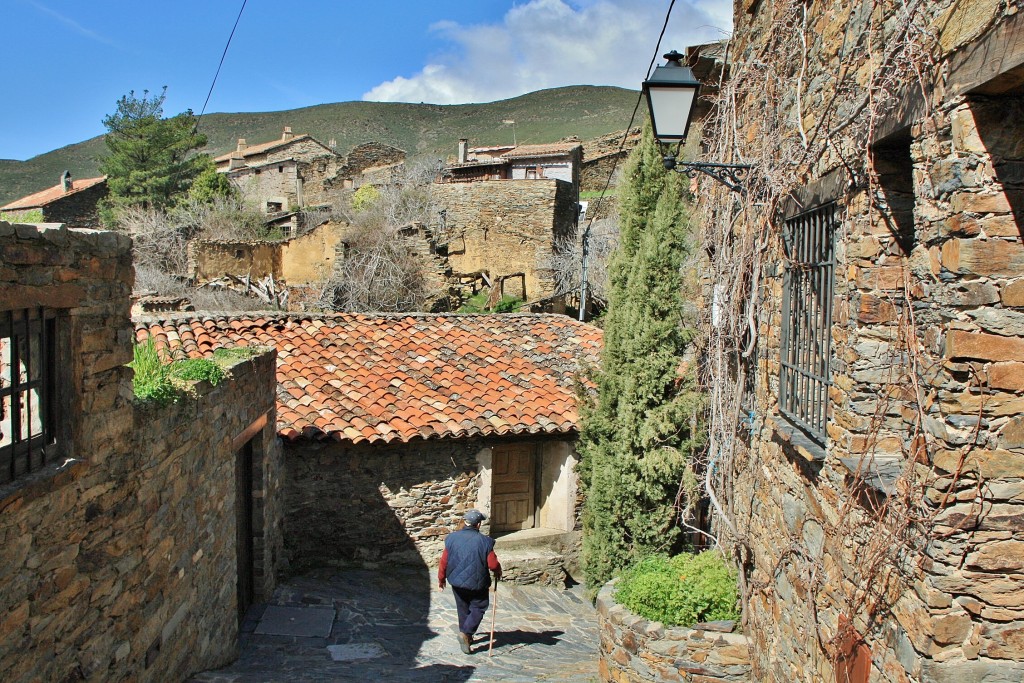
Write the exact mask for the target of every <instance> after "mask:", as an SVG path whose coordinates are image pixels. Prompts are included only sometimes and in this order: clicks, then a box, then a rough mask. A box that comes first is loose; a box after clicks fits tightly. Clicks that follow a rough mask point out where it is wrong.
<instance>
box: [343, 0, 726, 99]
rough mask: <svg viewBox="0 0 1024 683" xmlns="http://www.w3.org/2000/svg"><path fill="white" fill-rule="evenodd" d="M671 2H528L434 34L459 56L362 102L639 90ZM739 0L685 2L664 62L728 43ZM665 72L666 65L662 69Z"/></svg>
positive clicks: (439, 60)
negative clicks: (569, 88) (584, 88)
mask: <svg viewBox="0 0 1024 683" xmlns="http://www.w3.org/2000/svg"><path fill="white" fill-rule="evenodd" d="M668 5H669V2H668V0H665V1H664V2H653V1H652V0H529V2H526V3H523V4H521V5H516V6H514V7H513V8H512V9H510V10H509V11H508V12H507V13H506V14H505V16H504V17H503V18H502V21H501V23H497V24H486V25H469V26H467V25H461V24H458V23H455V22H452V21H444V22H439V23H437V24H435V25H434V26H432V27H431V28H432V30H434V31H435V32H437V33H438V34H439V35H440V36H441V37H442V38H443V39H444V40H445V41H446V42H447V43H449V44H450V45H451V46H452V49H451V51H450V52H448V53H445V54H443V55H440V56H438V57H436V58H435V59H434V60H432V61H431V63H429V64H427V65H425V66H424V67H423V68H422V69H421V70H420V72H419V73H417V74H414V75H413V76H410V77H403V76H399V77H397V78H394V79H392V80H390V81H385V82H384V83H381V84H379V85H377V86H376V87H374V88H373V89H371V90H370V91H369V92H367V93H365V94H364V95H363V99H364V100H376V101H383V102H431V103H434V104H461V103H466V102H490V101H493V100H499V99H504V98H508V97H515V96H516V95H521V94H523V93H526V92H531V91H534V90H540V89H542V88H554V87H558V86H563V85H580V84H586V85H617V86H621V87H626V88H634V89H635V88H639V86H640V82H641V81H642V80H643V79H644V76H645V75H646V72H647V66H648V64H649V63H650V60H651V55H652V54H653V51H654V46H655V45H656V44H657V41H658V33H659V32H660V31H661V26H662V23H663V22H664V19H665V12H666V10H667V9H668ZM731 19H732V0H681V1H680V0H677V2H676V6H675V8H674V10H673V13H672V20H671V22H670V23H669V27H668V30H667V31H666V33H665V38H664V39H663V41H662V44H661V50H660V52H661V53H665V52H668V51H669V50H671V49H677V50H680V51H681V50H682V49H683V48H684V47H686V46H687V45H697V44H700V43H705V42H710V41H713V40H719V39H721V38H723V37H725V35H726V32H728V31H729V30H730V29H731ZM659 63H660V60H659Z"/></svg>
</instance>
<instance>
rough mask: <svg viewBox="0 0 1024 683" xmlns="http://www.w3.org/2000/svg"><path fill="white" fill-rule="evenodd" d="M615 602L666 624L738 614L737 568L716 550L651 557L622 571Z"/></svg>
mask: <svg viewBox="0 0 1024 683" xmlns="http://www.w3.org/2000/svg"><path fill="white" fill-rule="evenodd" d="M615 600H616V601H617V602H618V603H619V604H620V605H623V606H624V607H626V608H628V609H629V610H631V611H632V612H634V613H636V614H639V615H640V616H642V617H645V618H647V619H651V620H652V621H660V622H661V623H663V624H665V625H666V626H692V625H693V624H698V623H701V622H706V621H717V620H720V619H733V620H734V619H737V618H739V612H738V611H737V609H736V605H737V602H738V600H739V596H738V593H737V590H736V570H735V569H734V568H733V567H731V566H730V565H728V564H727V563H726V561H725V559H724V558H723V557H722V554H721V553H719V552H718V551H715V550H705V551H704V552H702V553H700V554H698V555H690V554H682V555H676V556H675V557H671V558H670V557H668V556H666V555H652V556H650V557H647V558H645V559H643V560H641V561H640V562H638V563H637V564H635V565H633V566H632V567H630V568H628V569H627V570H626V571H624V572H623V573H622V578H621V579H620V581H619V584H618V589H617V591H616V593H615Z"/></svg>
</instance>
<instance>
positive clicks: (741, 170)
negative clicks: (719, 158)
mask: <svg viewBox="0 0 1024 683" xmlns="http://www.w3.org/2000/svg"><path fill="white" fill-rule="evenodd" d="M664 161H665V168H667V169H668V170H670V171H675V172H676V173H683V174H685V175H686V177H687V178H695V177H696V176H697V174H698V173H703V174H704V175H707V176H711V177H712V178H714V179H715V180H717V181H718V182H720V183H722V184H723V185H725V186H726V187H728V188H729V189H730V190H732V191H733V192H739V193H740V194H743V193H744V192H745V190H744V188H743V183H744V181H746V179H747V174H748V173H749V172H750V169H751V168H752V166H751V165H750V164H717V163H714V162H711V161H676V157H675V155H673V154H668V155H666V156H665V160H664Z"/></svg>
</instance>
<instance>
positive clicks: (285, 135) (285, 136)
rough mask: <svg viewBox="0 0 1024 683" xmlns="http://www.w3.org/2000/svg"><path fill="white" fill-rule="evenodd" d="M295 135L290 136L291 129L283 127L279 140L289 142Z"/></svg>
mask: <svg viewBox="0 0 1024 683" xmlns="http://www.w3.org/2000/svg"><path fill="white" fill-rule="evenodd" d="M293 137H295V135H293V134H292V127H291V126H285V127H284V132H283V133H281V140H291V139H292V138H293Z"/></svg>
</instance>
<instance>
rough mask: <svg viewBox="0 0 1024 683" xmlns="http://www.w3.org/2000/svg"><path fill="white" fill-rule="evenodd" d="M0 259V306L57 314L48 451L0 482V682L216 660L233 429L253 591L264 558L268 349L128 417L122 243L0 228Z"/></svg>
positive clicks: (221, 656) (168, 672)
mask: <svg viewBox="0 0 1024 683" xmlns="http://www.w3.org/2000/svg"><path fill="white" fill-rule="evenodd" d="M0 254H2V256H3V258H2V263H3V266H2V267H0V301H2V302H3V304H4V307H8V306H9V307H12V308H22V307H27V306H36V305H42V306H45V307H47V308H51V309H56V310H57V326H58V336H59V344H58V346H59V350H58V362H57V367H58V371H59V372H60V373H61V374H60V381H59V383H58V386H59V387H60V389H59V391H58V393H59V395H60V396H59V398H60V404H61V406H60V410H59V430H58V434H59V436H58V438H59V443H60V444H61V445H62V447H61V457H60V458H58V459H57V460H56V461H55V462H54V463H53V464H52V465H50V466H48V467H46V468H44V469H43V470H41V471H39V472H37V473H35V474H33V475H30V476H27V477H22V478H19V479H16V480H15V481H14V482H13V483H11V484H8V485H6V486H4V487H2V488H0V548H2V550H0V679H2V680H4V681H12V682H14V681H36V680H56V681H64V680H95V681H129V680H130V681H136V680H137V681H164V680H181V679H183V678H185V677H187V676H188V675H189V674H191V673H194V672H196V671H200V670H203V669H209V668H213V667H216V666H220V665H223V664H225V663H227V662H229V661H231V659H232V658H233V657H234V656H235V654H236V648H237V623H238V622H237V615H236V611H235V579H234V577H235V576H236V571H235V567H236V556H235V527H234V515H235V496H234V472H233V468H234V460H235V444H234V443H233V441H234V440H236V439H237V438H239V437H240V436H243V437H244V438H253V439H254V450H255V451H256V452H257V453H258V455H259V456H260V462H261V465H262V468H261V472H262V477H261V481H260V482H259V483H258V486H257V492H256V498H257V500H258V502H257V504H256V506H255V507H256V509H257V511H258V514H260V515H262V517H260V521H259V522H258V523H257V525H256V526H257V527H258V530H259V531H258V537H257V539H256V546H257V552H256V556H257V558H258V562H259V566H258V567H257V568H256V572H255V573H256V575H257V591H258V592H259V593H261V594H263V595H266V594H268V593H269V591H270V590H272V589H273V586H274V580H275V578H274V577H275V573H276V563H277V562H278V561H279V559H280V547H281V530H280V523H279V522H278V521H277V520H278V519H279V514H280V504H279V502H278V482H279V476H280V474H279V473H280V450H279V448H278V445H277V441H276V437H275V435H274V426H273V425H274V390H275V387H276V383H275V377H274V357H273V354H266V355H264V356H261V357H258V358H255V359H254V360H252V361H246V362H244V363H241V364H239V365H236V366H235V368H234V369H233V371H232V372H233V378H232V379H230V380H227V381H225V382H224V383H223V384H221V385H220V386H218V387H215V388H213V387H209V386H199V387H197V396H196V397H195V398H187V399H183V400H182V401H181V402H179V403H178V404H176V405H173V406H170V407H168V408H166V409H161V410H153V409H140V408H138V407H137V406H136V405H135V404H134V402H133V397H132V391H131V370H130V369H129V368H127V367H126V365H125V364H126V363H128V362H129V361H131V359H132V351H131V341H132V339H133V335H132V327H131V324H130V320H129V315H128V312H129V295H130V291H131V283H132V277H133V274H132V267H131V255H130V241H129V240H128V238H127V237H124V236H122V235H118V234H115V233H107V232H93V231H71V230H67V229H65V228H45V229H40V228H37V227H35V226H22V225H19V226H12V225H9V224H7V223H0ZM261 421H262V422H261Z"/></svg>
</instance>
